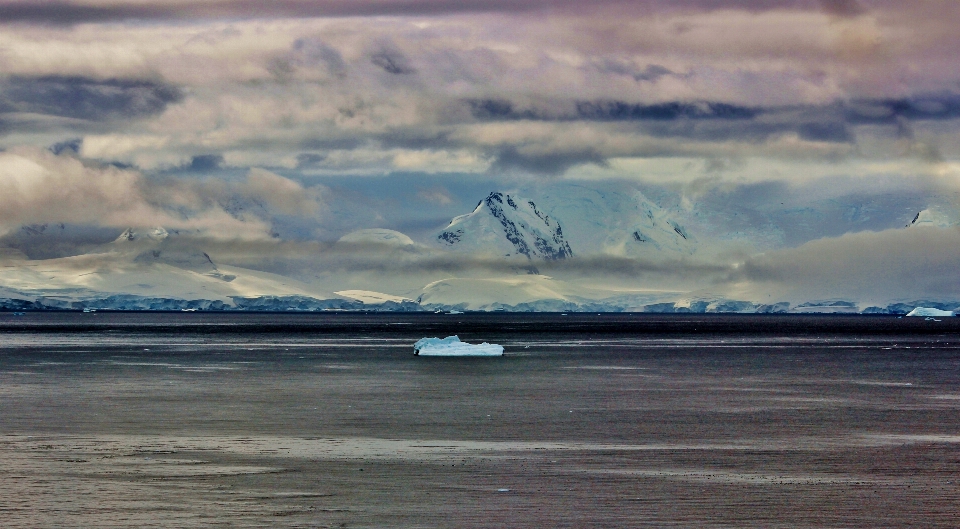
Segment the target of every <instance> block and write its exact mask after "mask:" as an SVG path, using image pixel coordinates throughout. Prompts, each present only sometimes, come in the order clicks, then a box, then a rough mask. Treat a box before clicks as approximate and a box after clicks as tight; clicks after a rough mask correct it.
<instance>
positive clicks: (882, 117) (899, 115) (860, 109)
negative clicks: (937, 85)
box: [843, 94, 960, 125]
mask: <svg viewBox="0 0 960 529" xmlns="http://www.w3.org/2000/svg"><path fill="white" fill-rule="evenodd" d="M843 111H844V115H845V117H846V119H847V121H849V122H850V123H855V124H886V125H896V124H897V122H898V120H901V119H908V120H915V121H920V120H947V119H957V118H960V94H947V95H939V96H930V97H917V98H903V99H875V100H859V101H854V102H852V103H849V104H846V105H843Z"/></svg>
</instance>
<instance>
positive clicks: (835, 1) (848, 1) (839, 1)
mask: <svg viewBox="0 0 960 529" xmlns="http://www.w3.org/2000/svg"><path fill="white" fill-rule="evenodd" d="M820 3H821V4H823V10H824V11H826V12H827V13H830V14H831V15H836V16H841V17H853V16H857V15H862V14H863V13H865V12H866V10H865V9H864V8H863V6H861V5H860V3H859V2H857V0H820Z"/></svg>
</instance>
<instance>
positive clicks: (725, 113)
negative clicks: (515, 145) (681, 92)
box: [466, 99, 760, 121]
mask: <svg viewBox="0 0 960 529" xmlns="http://www.w3.org/2000/svg"><path fill="white" fill-rule="evenodd" d="M466 104H467V106H468V107H469V108H470V112H471V114H472V115H473V116H474V117H475V118H477V119H481V120H518V119H533V120H586V121H671V120H678V119H697V120H699V119H727V120H743V119H751V118H754V117H756V116H757V115H758V114H759V112H760V111H759V110H758V109H754V108H749V107H745V106H740V105H731V104H727V103H720V102H702V103H688V102H681V101H672V102H668V103H657V104H652V105H645V104H641V103H630V102H626V101H576V102H574V103H573V104H572V107H573V108H572V109H566V108H560V109H557V110H556V111H550V110H544V109H532V108H527V109H519V108H516V107H515V105H514V104H513V103H512V102H511V101H509V100H505V99H475V100H468V101H466ZM562 107H566V104H564V105H562Z"/></svg>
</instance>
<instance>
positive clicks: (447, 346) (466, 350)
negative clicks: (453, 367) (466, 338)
mask: <svg viewBox="0 0 960 529" xmlns="http://www.w3.org/2000/svg"><path fill="white" fill-rule="evenodd" d="M413 354H415V355H418V356H503V346H502V345H497V344H493V343H487V342H483V343H481V344H472V343H466V342H461V341H460V337H459V336H447V337H446V338H442V339H441V338H421V339H419V340H417V343H415V344H413Z"/></svg>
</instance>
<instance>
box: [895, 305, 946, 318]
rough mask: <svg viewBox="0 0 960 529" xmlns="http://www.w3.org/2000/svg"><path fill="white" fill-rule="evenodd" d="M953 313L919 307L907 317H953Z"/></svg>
mask: <svg viewBox="0 0 960 529" xmlns="http://www.w3.org/2000/svg"><path fill="white" fill-rule="evenodd" d="M953 315H954V314H953V312H951V311H949V310H940V309H934V308H930V307H917V308H915V309H913V310H911V311H910V312H908V313H907V316H927V317H936V316H953Z"/></svg>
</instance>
